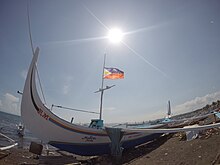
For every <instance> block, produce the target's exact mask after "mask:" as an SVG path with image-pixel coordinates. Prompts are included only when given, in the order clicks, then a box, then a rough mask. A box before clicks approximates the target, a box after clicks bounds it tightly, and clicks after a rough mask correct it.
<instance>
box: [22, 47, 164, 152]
mask: <svg viewBox="0 0 220 165" xmlns="http://www.w3.org/2000/svg"><path fill="white" fill-rule="evenodd" d="M38 55H39V48H36V50H35V52H34V55H33V59H32V62H31V64H30V67H29V71H28V74H27V78H26V81H25V86H24V90H23V95H22V101H21V116H22V121H23V123H24V124H25V126H26V127H27V129H29V130H30V131H31V132H32V133H33V134H34V135H36V136H37V137H38V138H40V139H41V140H43V141H44V142H46V143H48V144H50V145H52V146H54V147H56V148H59V149H61V150H64V151H68V152H71V153H74V154H78V155H100V154H108V153H110V151H111V149H110V144H111V139H110V137H109V134H108V131H106V128H105V127H101V126H100V125H102V123H103V120H100V119H97V120H92V122H91V124H90V126H89V127H85V126H81V125H77V124H73V123H71V122H68V121H65V120H63V119H61V118H60V117H58V116H56V115H55V114H53V113H52V112H51V111H50V109H49V108H47V107H46V106H45V105H44V104H43V102H42V101H41V99H40V97H39V94H38V92H37V87H36V80H35V79H36V76H35V75H36V62H37V59H38ZM100 123H101V124H100ZM157 127H158V126H155V127H154V128H157ZM161 134H162V133H147V132H142V131H135V132H129V131H123V137H122V139H121V143H122V147H123V148H124V149H127V148H131V147H134V146H136V145H139V144H142V143H145V142H147V141H149V140H153V139H154V138H156V137H158V136H160V135H161Z"/></svg>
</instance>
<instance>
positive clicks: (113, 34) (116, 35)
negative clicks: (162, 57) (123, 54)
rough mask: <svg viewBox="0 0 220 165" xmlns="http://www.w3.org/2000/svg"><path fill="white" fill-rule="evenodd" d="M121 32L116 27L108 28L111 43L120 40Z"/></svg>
mask: <svg viewBox="0 0 220 165" xmlns="http://www.w3.org/2000/svg"><path fill="white" fill-rule="evenodd" d="M122 38H123V33H122V31H121V30H120V29H118V28H113V29H110V30H109V32H108V39H109V41H110V42H112V43H119V42H121V41H122Z"/></svg>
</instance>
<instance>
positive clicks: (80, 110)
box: [52, 104, 99, 114]
mask: <svg viewBox="0 0 220 165" xmlns="http://www.w3.org/2000/svg"><path fill="white" fill-rule="evenodd" d="M52 107H57V108H63V109H68V110H73V111H78V112H85V113H93V114H99V113H98V112H93V111H87V110H82V109H75V108H69V107H63V106H61V105H54V104H52Z"/></svg>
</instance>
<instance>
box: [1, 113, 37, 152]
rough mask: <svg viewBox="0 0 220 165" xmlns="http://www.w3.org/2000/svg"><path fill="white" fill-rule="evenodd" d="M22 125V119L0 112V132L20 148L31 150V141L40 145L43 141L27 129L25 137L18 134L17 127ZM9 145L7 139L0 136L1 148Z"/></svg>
mask: <svg viewBox="0 0 220 165" xmlns="http://www.w3.org/2000/svg"><path fill="white" fill-rule="evenodd" d="M19 123H21V117H20V116H16V115H12V114H8V113H4V112H1V111H0V132H1V133H2V134H4V135H6V136H8V137H10V138H11V139H13V140H15V141H16V142H17V143H18V147H19V148H29V146H30V143H31V141H34V142H38V143H40V142H41V141H40V140H39V139H38V138H36V137H34V135H33V134H32V133H31V132H30V131H29V130H27V129H25V133H24V136H23V137H20V136H19V135H18V134H17V126H18V124H19ZM7 144H9V143H8V141H7V139H6V138H4V137H2V136H0V146H5V145H7Z"/></svg>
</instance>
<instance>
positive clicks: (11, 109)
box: [0, 93, 20, 115]
mask: <svg viewBox="0 0 220 165" xmlns="http://www.w3.org/2000/svg"><path fill="white" fill-rule="evenodd" d="M0 108H1V110H2V111H3V112H6V113H11V114H15V115H20V111H19V98H18V97H15V96H14V95H12V94H10V93H6V94H4V97H3V99H2V100H0Z"/></svg>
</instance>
